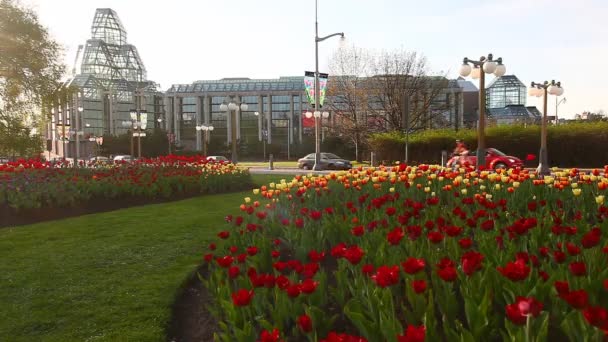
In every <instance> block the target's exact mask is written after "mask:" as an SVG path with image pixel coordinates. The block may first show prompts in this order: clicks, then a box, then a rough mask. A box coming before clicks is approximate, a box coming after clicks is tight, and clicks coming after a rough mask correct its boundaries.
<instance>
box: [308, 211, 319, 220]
mask: <svg viewBox="0 0 608 342" xmlns="http://www.w3.org/2000/svg"><path fill="white" fill-rule="evenodd" d="M321 215H322V212H320V211H316V210H312V211H311V212H310V218H311V219H313V220H315V221H318V220H320V219H321Z"/></svg>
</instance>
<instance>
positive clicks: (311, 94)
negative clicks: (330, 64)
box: [304, 71, 329, 106]
mask: <svg viewBox="0 0 608 342" xmlns="http://www.w3.org/2000/svg"><path fill="white" fill-rule="evenodd" d="M328 78H329V75H328V74H324V73H319V88H320V89H321V94H320V96H319V104H320V105H321V106H323V102H324V101H325V94H326V92H327V79H328ZM304 90H306V97H308V103H310V104H311V105H313V106H314V104H315V73H314V72H312V71H305V72H304Z"/></svg>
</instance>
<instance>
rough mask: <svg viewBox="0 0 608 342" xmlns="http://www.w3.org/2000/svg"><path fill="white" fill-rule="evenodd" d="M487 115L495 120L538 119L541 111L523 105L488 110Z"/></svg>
mask: <svg viewBox="0 0 608 342" xmlns="http://www.w3.org/2000/svg"><path fill="white" fill-rule="evenodd" d="M486 113H487V115H488V116H489V117H493V118H530V119H534V118H538V117H540V111H539V110H538V109H537V108H536V107H533V106H530V107H526V106H522V105H515V106H506V107H504V108H487V109H486Z"/></svg>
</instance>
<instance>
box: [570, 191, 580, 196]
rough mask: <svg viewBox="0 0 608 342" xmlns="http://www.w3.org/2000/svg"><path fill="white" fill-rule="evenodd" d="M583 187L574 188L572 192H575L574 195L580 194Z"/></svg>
mask: <svg viewBox="0 0 608 342" xmlns="http://www.w3.org/2000/svg"><path fill="white" fill-rule="evenodd" d="M581 191H582V190H581V189H572V193H573V194H574V196H580V195H581Z"/></svg>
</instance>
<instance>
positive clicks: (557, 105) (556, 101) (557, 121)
mask: <svg viewBox="0 0 608 342" xmlns="http://www.w3.org/2000/svg"><path fill="white" fill-rule="evenodd" d="M558 97H559V96H556V97H555V124H556V125H559V119H558V118H557V108H558V107H559V105H560V104H562V103H566V98H565V97H564V98H563V99H561V100H559V101H558Z"/></svg>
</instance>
